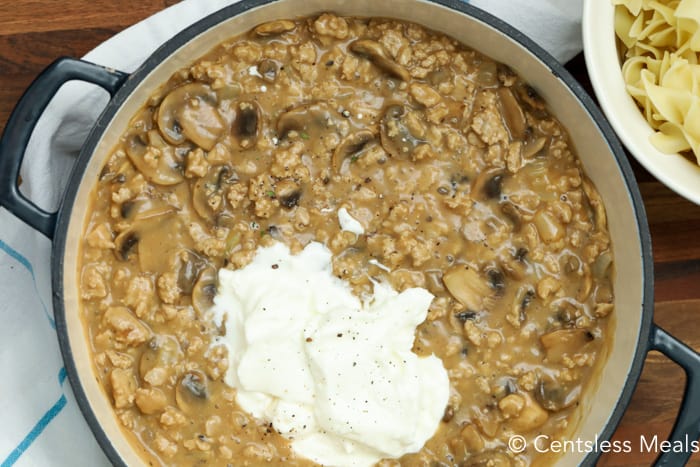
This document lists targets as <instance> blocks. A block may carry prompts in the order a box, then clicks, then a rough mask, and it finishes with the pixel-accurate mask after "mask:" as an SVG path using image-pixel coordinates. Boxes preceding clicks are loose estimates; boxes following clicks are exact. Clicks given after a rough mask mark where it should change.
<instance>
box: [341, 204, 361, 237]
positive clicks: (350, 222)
mask: <svg viewBox="0 0 700 467" xmlns="http://www.w3.org/2000/svg"><path fill="white" fill-rule="evenodd" d="M338 222H339V223H340V229H341V230H347V231H348V232H352V233H354V234H355V235H362V234H363V233H365V229H364V228H363V227H362V224H360V222H359V221H358V220H357V219H355V218H354V217H352V216H351V215H350V213H349V212H348V210H347V209H345V208H340V209H338Z"/></svg>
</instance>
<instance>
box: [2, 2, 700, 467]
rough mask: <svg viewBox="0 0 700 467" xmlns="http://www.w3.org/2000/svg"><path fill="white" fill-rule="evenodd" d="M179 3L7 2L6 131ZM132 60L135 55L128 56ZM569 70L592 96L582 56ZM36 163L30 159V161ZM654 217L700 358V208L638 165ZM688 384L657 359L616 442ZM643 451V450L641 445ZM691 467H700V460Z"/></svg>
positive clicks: (659, 280) (679, 317) (660, 417)
mask: <svg viewBox="0 0 700 467" xmlns="http://www.w3.org/2000/svg"><path fill="white" fill-rule="evenodd" d="M174 3H177V0H120V1H113V0H62V1H56V0H16V1H12V2H11V1H9V0H0V131H1V130H2V129H4V126H5V122H6V120H7V118H8V116H9V113H10V112H11V110H12V108H13V106H14V104H15V102H17V100H18V99H19V97H20V96H21V94H22V92H23V91H24V90H25V89H26V88H27V86H29V84H30V83H31V81H32V79H33V78H34V77H35V76H36V75H37V74H38V73H39V72H40V71H41V70H42V69H43V68H44V67H46V66H47V65H48V64H49V63H51V62H52V61H53V60H54V59H56V58H57V57H60V56H64V55H68V56H73V57H80V56H82V55H84V54H85V53H87V52H88V51H89V50H91V49H92V48H94V47H95V46H97V45H98V44H100V43H101V42H103V41H104V40H106V39H108V38H109V37H110V36H112V35H114V34H116V33H117V32H119V31H121V30H122V29H124V28H126V27H127V26H129V25H131V24H134V23H136V22H138V21H140V20H142V19H144V18H146V17H148V16H149V15H151V14H153V13H155V12H157V11H159V10H161V9H163V8H165V7H167V6H170V5H172V4H174ZM124 53H128V51H124ZM568 68H569V69H570V71H572V73H573V74H574V75H575V76H576V77H577V79H579V81H581V82H582V84H583V85H584V87H586V88H587V89H589V90H590V84H589V82H588V78H587V75H586V71H585V65H584V62H583V58H582V57H581V56H579V57H577V58H576V59H574V60H573V61H572V62H570V63H569V64H568ZM30 157H31V155H30ZM633 166H634V169H635V174H636V176H637V180H638V181H639V183H640V188H641V191H642V195H643V198H644V203H645V206H646V209H647V215H648V217H649V223H650V227H651V233H652V239H653V245H654V262H655V278H656V283H655V293H656V302H655V308H656V314H655V320H656V322H657V323H658V324H659V325H661V326H662V327H664V328H665V329H666V330H668V331H669V332H670V333H672V334H673V335H675V336H676V337H678V338H680V339H682V340H683V341H684V342H686V343H687V344H688V345H690V346H692V347H693V348H695V349H696V350H700V324H699V323H698V321H699V320H700V207H699V206H696V205H694V204H692V203H690V202H688V201H686V200H684V199H682V198H681V197H679V196H677V195H675V194H674V193H673V192H671V191H670V190H668V189H667V188H665V187H664V186H663V185H661V184H660V183H659V182H657V181H655V180H654V178H653V177H652V176H651V175H649V174H648V173H647V172H646V171H645V170H644V169H642V168H641V167H640V166H639V165H638V164H636V163H634V162H633ZM684 380H685V376H684V373H683V371H682V370H681V369H680V368H678V367H677V366H675V365H674V364H673V363H671V362H669V361H668V360H667V359H666V358H665V357H663V356H661V355H659V354H656V353H652V354H650V355H649V356H648V358H647V360H646V363H645V366H644V372H643V374H642V376H641V380H640V382H639V385H638V387H637V390H636V392H635V394H634V398H633V400H632V403H631V405H630V407H629V408H628V410H627V412H626V414H625V417H624V419H623V421H622V423H621V424H620V426H619V428H618V430H617V432H616V433H615V436H614V439H618V440H631V441H632V442H633V444H635V443H637V442H638V440H639V437H640V435H645V436H647V437H651V436H653V435H659V436H660V437H666V436H667V435H668V433H669V432H670V430H671V427H672V425H673V421H674V419H675V416H676V413H677V411H678V407H679V404H680V400H681V395H682V392H683V386H684ZM635 445H636V444H635ZM654 457H655V456H654V454H651V453H641V452H639V451H637V450H634V452H632V453H629V454H608V455H605V456H603V457H602V458H601V460H600V462H599V465H604V466H645V465H650V464H651V463H652V462H653V459H654ZM689 465H694V466H700V455H695V456H693V459H692V460H691V462H690V464H689Z"/></svg>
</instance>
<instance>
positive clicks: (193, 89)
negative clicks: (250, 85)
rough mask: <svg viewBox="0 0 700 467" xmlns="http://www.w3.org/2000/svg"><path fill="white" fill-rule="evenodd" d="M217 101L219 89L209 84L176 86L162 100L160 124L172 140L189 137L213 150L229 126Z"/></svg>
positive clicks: (176, 140) (181, 140)
mask: <svg viewBox="0 0 700 467" xmlns="http://www.w3.org/2000/svg"><path fill="white" fill-rule="evenodd" d="M216 103H217V95H216V93H215V92H214V91H212V89H211V88H210V87H209V86H208V85H206V84H199V83H190V84H185V85H183V86H180V87H178V88H175V89H173V90H172V91H171V92H170V94H168V95H167V96H166V97H165V99H163V102H162V103H161V104H160V108H159V109H158V128H159V129H160V131H161V133H162V134H163V136H164V137H165V139H166V140H168V142H170V143H171V144H176V145H177V144H182V143H184V142H185V141H186V140H189V141H192V142H193V143H194V144H196V145H197V146H199V147H201V148H202V149H204V150H205V151H211V149H212V148H213V147H214V145H215V144H216V142H217V141H218V140H219V139H220V138H221V137H222V136H223V135H224V132H225V128H226V127H225V124H224V120H223V119H222V117H221V115H220V114H219V111H218V110H217V108H216Z"/></svg>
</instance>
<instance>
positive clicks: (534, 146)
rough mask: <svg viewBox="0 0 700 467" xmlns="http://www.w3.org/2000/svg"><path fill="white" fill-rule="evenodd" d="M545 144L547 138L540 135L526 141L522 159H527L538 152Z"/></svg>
mask: <svg viewBox="0 0 700 467" xmlns="http://www.w3.org/2000/svg"><path fill="white" fill-rule="evenodd" d="M546 144H547V138H545V137H544V136H540V137H539V138H537V139H535V140H532V141H528V142H527V143H525V146H524V147H523V159H529V158H531V157H533V156H536V155H537V154H539V152H540V151H541V150H542V149H544V147H545V145H546Z"/></svg>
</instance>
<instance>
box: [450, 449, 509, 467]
mask: <svg viewBox="0 0 700 467" xmlns="http://www.w3.org/2000/svg"><path fill="white" fill-rule="evenodd" d="M461 465H463V466H464V467H511V466H512V465H513V462H512V461H511V460H510V457H508V455H506V454H505V453H504V452H501V451H498V450H495V449H494V450H489V451H483V452H480V453H479V454H475V455H473V456H470V457H469V459H467V460H466V461H465V462H464V463H462V464H461Z"/></svg>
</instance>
